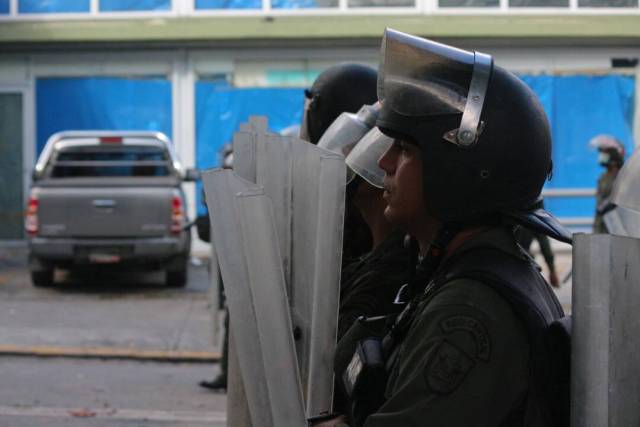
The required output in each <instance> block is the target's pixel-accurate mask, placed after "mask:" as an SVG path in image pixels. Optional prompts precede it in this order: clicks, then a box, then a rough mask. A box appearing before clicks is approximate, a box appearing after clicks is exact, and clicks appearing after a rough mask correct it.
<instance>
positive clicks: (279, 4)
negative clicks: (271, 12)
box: [271, 0, 338, 9]
mask: <svg viewBox="0 0 640 427" xmlns="http://www.w3.org/2000/svg"><path fill="white" fill-rule="evenodd" d="M271 7H272V8H273V9H313V8H317V7H338V0H271Z"/></svg>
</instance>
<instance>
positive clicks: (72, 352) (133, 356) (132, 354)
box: [0, 345, 221, 363]
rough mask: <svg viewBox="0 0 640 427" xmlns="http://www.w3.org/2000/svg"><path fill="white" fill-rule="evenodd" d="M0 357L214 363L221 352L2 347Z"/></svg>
mask: <svg viewBox="0 0 640 427" xmlns="http://www.w3.org/2000/svg"><path fill="white" fill-rule="evenodd" d="M0 356H26V357H51V358H53V357H65V358H76V359H120V360H148V361H157V362H172V363H177V362H191V363H213V362H218V361H219V360H220V357H221V356H220V352H214V351H178V350H141V349H135V348H107V347H91V348H83V347H52V346H17V345H0Z"/></svg>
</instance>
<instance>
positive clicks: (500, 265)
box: [336, 29, 571, 427]
mask: <svg viewBox="0 0 640 427" xmlns="http://www.w3.org/2000/svg"><path fill="white" fill-rule="evenodd" d="M382 55H383V57H382V58H381V66H380V70H379V83H378V97H379V99H380V101H381V103H382V109H381V111H380V115H379V117H378V120H377V126H378V127H379V128H380V129H381V130H382V131H383V132H384V133H385V134H387V135H388V136H390V137H392V138H394V143H393V145H392V146H391V148H389V150H388V151H387V152H386V153H385V154H384V155H383V156H382V157H381V158H380V160H379V165H380V167H381V168H382V169H383V170H384V171H385V178H384V188H385V192H384V197H385V199H386V201H387V207H386V210H385V216H386V217H387V218H388V219H389V220H391V221H393V222H395V223H396V224H400V225H402V226H403V227H404V229H405V230H407V231H408V233H409V234H411V235H412V236H413V237H414V238H416V239H417V241H418V242H419V248H420V259H421V261H420V264H419V267H418V268H417V270H416V276H415V277H414V279H413V280H411V282H410V284H409V287H408V288H407V289H405V291H404V292H402V293H400V294H399V295H398V298H397V299H398V300H399V301H398V302H406V303H407V304H406V307H405V309H404V311H403V312H402V313H401V314H400V315H399V316H398V317H397V318H396V319H395V321H394V322H393V326H392V327H391V328H390V331H389V332H388V333H387V334H386V335H385V336H384V338H381V337H380V336H379V335H378V336H376V335H371V336H367V335H366V332H367V331H368V328H366V327H360V328H359V329H358V325H354V327H352V329H351V330H350V331H349V332H348V333H347V334H346V336H345V338H344V339H343V340H342V341H341V343H340V345H339V349H338V352H337V355H336V374H337V375H338V377H339V378H340V379H341V380H342V384H343V386H344V388H345V390H346V391H347V393H348V394H349V395H350V396H351V399H352V413H351V420H350V425H356V426H359V425H364V426H365V427H390V426H403V427H412V426H429V427H437V426H448V427H453V426H471V425H474V426H507V425H508V426H552V425H554V423H555V422H556V420H557V419H558V418H559V417H558V414H557V407H556V404H558V403H559V404H560V405H564V403H565V401H562V402H559V401H557V399H556V396H555V395H554V394H553V393H554V391H553V390H555V388H554V384H553V383H554V378H553V374H554V373H553V372H552V371H551V370H550V367H551V366H553V363H551V362H552V361H553V354H552V350H551V349H550V347H549V346H548V345H547V341H546V336H547V335H546V334H547V332H548V327H549V325H551V324H552V322H554V321H555V320H557V319H559V318H561V317H562V316H563V312H562V308H561V306H560V304H559V303H558V300H557V298H556V297H555V295H554V294H553V292H551V290H550V287H549V285H548V284H547V283H546V282H545V280H544V278H543V277H542V276H541V274H540V273H539V271H538V269H537V268H536V267H535V264H534V262H533V261H532V259H531V258H530V257H529V256H528V255H527V254H526V253H525V252H524V251H523V250H522V249H521V248H520V247H519V246H518V245H517V243H516V241H515V237H514V233H513V228H514V226H515V225H517V224H519V225H523V226H526V227H528V228H531V229H533V230H535V231H538V232H542V233H545V234H547V235H550V236H552V237H554V238H556V239H558V240H562V241H566V242H568V241H570V240H571V236H570V234H569V233H568V232H566V231H565V230H564V229H563V228H562V227H561V226H560V225H559V224H558V222H557V221H556V220H555V219H554V218H553V217H552V216H551V215H549V214H548V213H546V212H545V211H543V210H540V209H537V208H536V206H537V203H538V201H539V197H540V192H541V189H542V185H543V183H544V181H545V179H547V177H548V175H549V174H550V172H551V138H550V132H549V125H548V122H547V119H546V116H545V114H544V111H543V110H542V107H541V106H540V104H539V102H538V100H537V99H536V97H535V95H534V94H533V92H532V91H531V90H530V89H529V88H527V87H526V86H525V85H524V84H523V83H522V82H521V81H520V80H519V79H518V78H516V77H515V76H514V75H512V74H511V73H509V72H507V71H506V70H504V69H502V68H500V67H498V66H496V65H494V64H493V60H492V58H491V57H490V56H488V55H484V54H482V53H479V52H468V51H464V50H460V49H456V48H453V47H451V46H447V45H443V44H439V43H435V42H432V41H430V40H425V39H421V38H418V37H413V36H410V35H407V34H403V33H400V32H397V31H393V30H389V29H388V30H386V31H385V36H384V39H383V47H382ZM363 322H366V320H365V319H361V323H363ZM362 331H364V332H365V334H362ZM358 334H360V335H358ZM345 354H348V355H349V356H348V357H345ZM381 360H383V362H382V363H383V364H384V367H385V368H386V369H385V378H384V381H380V378H381V374H380V365H381V362H380V361H381ZM372 378H373V379H372ZM379 384H382V387H380V388H379V390H375V388H376V385H379ZM376 393H378V394H379V396H376ZM563 397H566V396H563ZM359 402H364V403H359Z"/></svg>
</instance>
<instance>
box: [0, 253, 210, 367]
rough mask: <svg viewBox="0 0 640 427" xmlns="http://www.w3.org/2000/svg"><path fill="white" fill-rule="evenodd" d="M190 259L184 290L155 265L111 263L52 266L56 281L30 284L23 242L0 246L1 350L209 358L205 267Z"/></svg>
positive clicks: (203, 264) (36, 353)
mask: <svg viewBox="0 0 640 427" xmlns="http://www.w3.org/2000/svg"><path fill="white" fill-rule="evenodd" d="M195 261H196V262H195V263H192V264H191V265H190V267H189V282H188V284H187V286H186V287H185V288H184V289H175V288H167V287H166V286H165V285H164V283H163V279H164V276H163V274H162V273H161V272H158V273H118V272H114V271H109V270H101V271H99V272H85V273H78V274H73V275H70V274H68V273H65V272H57V273H56V281H57V282H58V284H56V285H55V286H54V287H52V288H35V287H33V286H32V285H31V283H30V279H29V277H28V273H27V271H26V249H25V248H21V247H0V354H3V353H4V354H28V353H33V354H34V355H40V356H46V355H50V356H53V355H56V354H58V353H59V355H61V356H71V355H74V354H77V355H84V356H87V357H92V356H93V357H98V356H104V357H131V358H135V357H139V358H167V359H172V358H174V359H177V360H180V359H189V360H202V361H212V360H214V359H216V358H218V357H219V352H218V351H217V349H216V346H215V345H214V339H213V338H212V322H211V313H210V310H209V301H208V293H207V289H208V284H209V282H208V280H209V279H208V273H207V266H206V263H205V262H201V261H199V260H197V259H196V260H195Z"/></svg>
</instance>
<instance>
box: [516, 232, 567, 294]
mask: <svg viewBox="0 0 640 427" xmlns="http://www.w3.org/2000/svg"><path fill="white" fill-rule="evenodd" d="M533 239H536V240H537V241H538V245H539V246H540V252H541V253H542V257H543V258H544V262H545V263H546V264H547V268H548V269H549V283H550V284H551V286H553V287H554V288H559V287H560V281H559V280H558V275H557V273H556V266H555V262H554V256H553V250H552V249H551V242H550V241H549V238H548V237H547V236H546V235H544V234H541V233H534V232H533V231H531V230H529V229H528V228H524V227H518V229H517V230H516V240H517V241H518V244H519V245H520V246H522V248H523V249H524V250H526V251H527V252H529V254H531V251H530V248H531V243H532V242H533ZM531 255H532V256H533V254H531Z"/></svg>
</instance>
